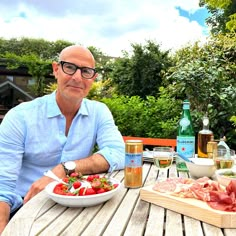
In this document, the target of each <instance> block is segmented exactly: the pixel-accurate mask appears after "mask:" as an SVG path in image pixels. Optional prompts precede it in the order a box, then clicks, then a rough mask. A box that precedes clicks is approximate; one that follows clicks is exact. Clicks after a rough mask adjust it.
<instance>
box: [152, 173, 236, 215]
mask: <svg viewBox="0 0 236 236" xmlns="http://www.w3.org/2000/svg"><path fill="white" fill-rule="evenodd" d="M153 190H155V191H158V192H162V193H167V194H170V195H174V196H178V197H182V198H195V199H198V200H201V201H204V202H206V203H207V204H208V205H209V206H210V207H212V208H214V209H216V210H221V211H232V212H236V181H231V182H230V184H229V185H228V186H227V187H226V188H224V187H222V186H221V185H220V184H219V183H218V182H216V181H213V180H211V179H209V178H208V177H203V178H199V179H197V180H193V179H189V178H169V179H166V180H165V181H162V182H157V183H156V184H155V185H154V186H153Z"/></svg>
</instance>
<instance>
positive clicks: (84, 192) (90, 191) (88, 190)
mask: <svg viewBox="0 0 236 236" xmlns="http://www.w3.org/2000/svg"><path fill="white" fill-rule="evenodd" d="M93 194H96V191H95V190H94V189H92V188H85V187H83V188H81V189H80V190H79V196H85V195H93Z"/></svg>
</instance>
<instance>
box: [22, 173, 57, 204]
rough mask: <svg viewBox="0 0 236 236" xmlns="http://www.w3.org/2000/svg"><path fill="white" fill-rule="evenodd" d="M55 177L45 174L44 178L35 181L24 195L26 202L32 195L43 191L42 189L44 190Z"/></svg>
mask: <svg viewBox="0 0 236 236" xmlns="http://www.w3.org/2000/svg"><path fill="white" fill-rule="evenodd" d="M52 181H53V179H51V178H49V177H47V176H43V177H42V178H40V179H39V180H37V181H35V182H34V183H33V184H32V185H31V187H30V189H29V191H28V193H27V194H26V195H25V197H24V204H25V203H26V202H28V201H29V200H30V199H31V198H32V197H34V196H35V195H36V194H37V193H39V192H41V191H42V190H44V188H45V187H46V186H47V185H48V184H49V183H50V182H52Z"/></svg>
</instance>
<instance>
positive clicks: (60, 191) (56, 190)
mask: <svg viewBox="0 0 236 236" xmlns="http://www.w3.org/2000/svg"><path fill="white" fill-rule="evenodd" d="M67 190H68V187H67V186H66V185H64V184H61V183H60V184H57V185H56V186H55V187H54V189H53V192H54V193H56V194H60V195H65V194H66V191H67Z"/></svg>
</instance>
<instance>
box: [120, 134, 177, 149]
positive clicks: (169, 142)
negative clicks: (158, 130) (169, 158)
mask: <svg viewBox="0 0 236 236" xmlns="http://www.w3.org/2000/svg"><path fill="white" fill-rule="evenodd" d="M123 139H124V141H127V140H142V141H143V145H149V146H169V147H172V148H173V149H176V144H177V142H176V139H165V138H144V137H132V136H123Z"/></svg>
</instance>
